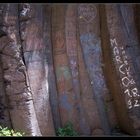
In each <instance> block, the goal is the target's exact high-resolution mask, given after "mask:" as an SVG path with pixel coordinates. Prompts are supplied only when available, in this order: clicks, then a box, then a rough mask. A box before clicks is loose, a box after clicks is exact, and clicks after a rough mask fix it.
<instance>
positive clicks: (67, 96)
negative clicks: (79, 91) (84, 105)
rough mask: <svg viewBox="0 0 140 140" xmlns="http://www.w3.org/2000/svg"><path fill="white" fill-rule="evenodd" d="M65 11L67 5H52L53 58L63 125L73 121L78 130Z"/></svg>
mask: <svg viewBox="0 0 140 140" xmlns="http://www.w3.org/2000/svg"><path fill="white" fill-rule="evenodd" d="M65 12H66V5H53V6H52V45H53V58H54V66H55V74H56V80H57V81H56V84H57V91H58V98H59V110H60V117H61V123H62V126H64V125H65V123H67V122H71V123H72V124H73V126H74V128H75V129H76V130H78V128H79V117H78V114H77V109H76V108H75V97H74V96H75V95H74V91H73V85H72V75H71V71H70V67H69V63H68V56H67V53H66V44H65V43H66V42H65Z"/></svg>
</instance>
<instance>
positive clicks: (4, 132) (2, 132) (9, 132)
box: [0, 126, 24, 136]
mask: <svg viewBox="0 0 140 140" xmlns="http://www.w3.org/2000/svg"><path fill="white" fill-rule="evenodd" d="M23 135H24V133H21V132H17V131H14V130H13V129H9V128H8V127H5V128H2V127H1V126H0V136H23Z"/></svg>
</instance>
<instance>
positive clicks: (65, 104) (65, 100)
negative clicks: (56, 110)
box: [60, 94, 72, 111]
mask: <svg viewBox="0 0 140 140" xmlns="http://www.w3.org/2000/svg"><path fill="white" fill-rule="evenodd" d="M60 106H61V107H63V108H65V109H66V110H68V111H70V110H71V109H72V105H70V104H69V102H68V96H67V95H66V94H63V95H61V96H60Z"/></svg>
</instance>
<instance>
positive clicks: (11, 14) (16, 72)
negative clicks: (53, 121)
mask: <svg viewBox="0 0 140 140" xmlns="http://www.w3.org/2000/svg"><path fill="white" fill-rule="evenodd" d="M3 7H4V8H3V9H2V13H3V15H2V26H1V30H2V31H3V32H4V33H5V40H6V42H7V43H6V44H5V45H4V46H2V49H1V62H2V69H3V77H4V83H5V85H4V86H5V91H6V96H7V100H8V107H9V112H10V119H11V123H12V128H13V129H15V130H18V131H21V132H25V134H26V135H30V136H35V135H37V136H39V135H41V134H40V130H39V126H38V121H37V118H36V114H35V110H34V104H33V98H32V92H31V89H30V86H29V84H28V79H27V73H26V66H25V64H24V61H23V56H22V52H21V44H20V39H19V24H18V23H19V20H18V5H17V4H3Z"/></svg>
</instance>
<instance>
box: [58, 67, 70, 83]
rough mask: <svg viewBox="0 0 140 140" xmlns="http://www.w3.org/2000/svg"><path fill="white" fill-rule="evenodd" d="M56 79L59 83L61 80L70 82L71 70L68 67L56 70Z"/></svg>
mask: <svg viewBox="0 0 140 140" xmlns="http://www.w3.org/2000/svg"><path fill="white" fill-rule="evenodd" d="M56 77H57V80H58V81H61V79H63V78H64V79H66V80H69V79H70V78H71V73H70V69H69V67H68V66H60V67H57V68H56Z"/></svg>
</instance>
